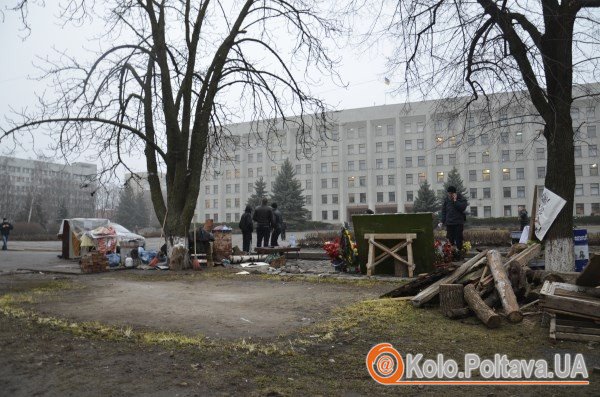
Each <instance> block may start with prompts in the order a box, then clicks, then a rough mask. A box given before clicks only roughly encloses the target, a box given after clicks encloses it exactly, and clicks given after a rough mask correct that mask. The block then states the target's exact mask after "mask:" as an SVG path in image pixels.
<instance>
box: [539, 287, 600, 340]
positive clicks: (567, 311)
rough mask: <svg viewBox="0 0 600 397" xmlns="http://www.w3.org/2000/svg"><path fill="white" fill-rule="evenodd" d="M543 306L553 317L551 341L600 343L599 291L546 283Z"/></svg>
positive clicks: (541, 303)
mask: <svg viewBox="0 0 600 397" xmlns="http://www.w3.org/2000/svg"><path fill="white" fill-rule="evenodd" d="M540 307H541V308H542V309H543V310H544V311H546V312H548V313H550V314H551V319H550V338H551V339H565V340H576V341H596V342H600V289H598V288H591V287H581V286H578V285H573V284H566V283H557V282H550V281H546V282H545V283H544V286H543V287H542V290H541V297H540Z"/></svg>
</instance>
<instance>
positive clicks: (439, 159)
mask: <svg viewBox="0 0 600 397" xmlns="http://www.w3.org/2000/svg"><path fill="white" fill-rule="evenodd" d="M587 148H588V157H597V156H598V146H597V145H588V146H587ZM582 154H583V153H582V147H581V146H575V158H582V157H583V155H582ZM479 156H480V158H481V161H480V163H482V164H488V163H491V155H490V151H489V150H485V151H483V152H481V154H479V153H477V152H469V154H468V163H469V164H477V163H478V161H477V160H478V157H479ZM446 158H447V165H456V164H457V162H456V154H455V153H451V154H448V155H444V154H437V155H436V156H435V165H437V166H440V165H446V161H445V160H446ZM513 159H514V161H520V160H525V154H524V150H523V149H517V150H515V151H514V157H513V156H511V150H502V151H501V156H500V161H501V162H503V163H507V162H510V161H513ZM535 159H536V160H545V159H546V149H545V148H536V150H535ZM413 160H414V157H412V156H411V157H405V159H404V166H405V167H406V168H413V167H415V164H416V166H417V167H425V166H426V156H417V161H416V163H415V162H414V161H413ZM384 165H385V166H387V167H384ZM320 166H321V168H320V172H321V173H329V172H339V170H340V166H339V162H336V161H334V162H331V163H321V164H320ZM385 168H387V169H394V168H396V159H395V158H393V157H390V158H387V159H383V158H377V159H375V168H374V169H376V170H380V169H385ZM370 169H371V168H369V167H367V160H366V159H364V160H349V161H348V162H347V167H346V170H347V171H356V170H358V171H367V170H370ZM302 171H304V173H303V172H302ZM277 172H278V167H277V166H276V165H272V166H271V176H275V175H277ZM295 172H296V175H302V174H312V164H304V167H303V165H302V164H296V165H295ZM247 175H248V177H249V178H253V177H260V176H265V175H264V174H263V167H257V168H252V167H250V168H248V169H247ZM232 178H240V170H239V169H236V170H226V171H225V179H232Z"/></svg>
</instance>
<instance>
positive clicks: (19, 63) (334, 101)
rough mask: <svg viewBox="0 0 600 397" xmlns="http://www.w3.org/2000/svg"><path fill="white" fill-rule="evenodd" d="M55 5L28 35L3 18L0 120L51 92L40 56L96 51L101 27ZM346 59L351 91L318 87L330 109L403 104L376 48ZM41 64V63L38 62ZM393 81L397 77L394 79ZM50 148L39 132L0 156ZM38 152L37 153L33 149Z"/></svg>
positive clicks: (39, 13)
mask: <svg viewBox="0 0 600 397" xmlns="http://www.w3.org/2000/svg"><path fill="white" fill-rule="evenodd" d="M55 3H57V2H53V1H52V2H46V6H45V8H40V7H32V8H31V9H30V14H29V18H28V20H29V22H30V25H31V32H30V33H29V35H27V37H25V36H26V32H25V31H24V30H23V26H22V24H21V22H20V20H19V19H18V18H17V15H16V14H14V13H13V14H10V13H8V14H5V17H4V21H3V22H0V37H1V39H0V54H2V56H1V57H0V116H1V117H2V118H4V117H5V116H6V115H10V107H13V108H15V109H17V110H19V109H22V108H24V107H32V106H35V104H36V99H35V98H36V97H35V93H42V92H44V90H46V93H48V92H50V91H49V90H48V89H47V87H46V86H45V84H44V83H43V82H39V81H34V80H32V78H33V77H35V76H37V75H39V72H38V71H37V70H36V68H35V67H34V63H35V62H36V57H42V58H43V57H46V56H51V55H52V54H53V51H52V48H53V47H54V48H56V49H57V50H60V51H67V52H68V53H69V54H71V55H78V56H82V57H85V56H88V55H87V52H86V49H87V50H93V49H94V45H95V42H94V41H90V40H89V39H90V38H92V37H93V36H94V34H97V33H98V32H99V31H100V30H101V29H102V25H101V24H99V23H93V22H92V23H86V24H85V26H83V27H80V28H76V27H72V26H67V27H63V26H61V25H60V24H59V22H58V18H57V13H58V8H57V6H56V4H55ZM336 55H338V56H339V57H341V59H342V64H341V67H340V69H339V72H340V74H341V77H342V79H343V81H344V82H346V83H348V84H349V86H348V88H347V89H344V88H340V87H338V86H336V85H335V84H333V83H332V82H329V81H328V80H327V79H324V80H323V85H322V86H320V87H318V88H316V89H315V93H317V94H319V95H320V96H321V97H322V98H323V99H325V100H326V101H327V102H328V103H329V104H330V105H332V106H334V107H336V108H337V109H348V108H356V107H367V106H373V105H381V104H384V103H386V102H387V103H394V102H399V101H400V99H399V98H396V97H394V95H393V94H392V92H391V91H392V89H393V84H391V85H386V84H385V83H384V78H385V77H386V73H385V59H384V57H383V56H382V55H381V54H380V51H379V50H378V49H377V48H376V47H371V48H370V49H368V50H365V49H364V48H362V49H357V48H353V47H348V48H345V49H343V50H340V51H339V53H338V54H336ZM38 63H39V62H38ZM390 78H391V79H392V80H394V78H393V77H391V76H390ZM47 145H48V138H45V137H44V136H43V135H42V134H41V133H40V134H39V135H36V136H35V138H34V142H32V141H31V139H30V138H26V139H24V140H23V142H22V146H23V147H22V148H17V149H16V150H14V151H12V149H13V147H12V145H9V144H7V143H0V154H3V155H6V154H10V155H13V156H16V157H23V158H36V157H37V153H40V152H43V149H44V148H45V147H47ZM34 148H35V151H34ZM75 160H78V161H93V155H90V156H89V157H88V158H80V159H71V161H75ZM134 163H135V165H134V167H135V168H138V169H139V170H143V164H144V163H143V162H142V161H140V160H139V159H138V160H135V159H134Z"/></svg>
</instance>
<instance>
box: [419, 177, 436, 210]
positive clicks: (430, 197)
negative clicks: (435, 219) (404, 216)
mask: <svg viewBox="0 0 600 397" xmlns="http://www.w3.org/2000/svg"><path fill="white" fill-rule="evenodd" d="M439 209H440V206H439V203H438V199H437V197H436V196H435V192H434V191H433V189H432V188H431V186H430V185H429V182H427V181H425V182H423V183H422V184H421V186H420V187H419V192H418V193H417V198H416V199H415V204H414V207H413V211H414V212H437V211H438V210H439Z"/></svg>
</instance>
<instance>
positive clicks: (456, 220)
mask: <svg viewBox="0 0 600 397" xmlns="http://www.w3.org/2000/svg"><path fill="white" fill-rule="evenodd" d="M468 205H469V203H468V202H467V200H466V199H465V198H464V197H463V196H462V195H461V194H459V193H456V188H455V187H454V186H449V187H448V196H447V197H446V198H445V199H444V203H443V204H442V224H444V225H445V226H446V237H447V238H448V240H449V241H450V244H452V245H454V246H455V247H456V248H457V249H458V251H459V252H461V251H462V247H463V227H464V224H465V220H466V219H467V217H466V215H465V210H466V209H467V206H468ZM459 255H460V254H459Z"/></svg>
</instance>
